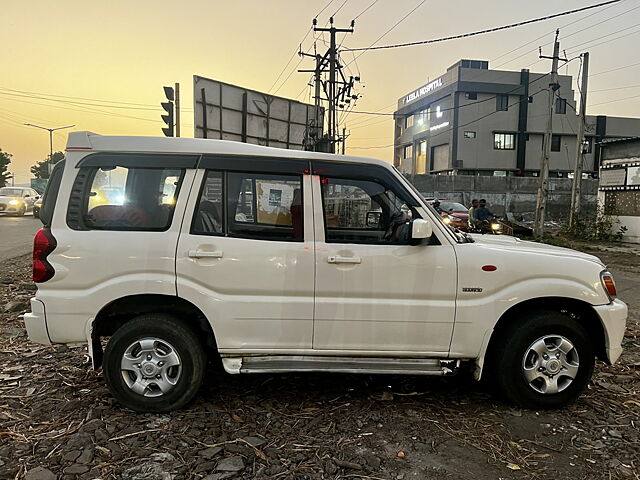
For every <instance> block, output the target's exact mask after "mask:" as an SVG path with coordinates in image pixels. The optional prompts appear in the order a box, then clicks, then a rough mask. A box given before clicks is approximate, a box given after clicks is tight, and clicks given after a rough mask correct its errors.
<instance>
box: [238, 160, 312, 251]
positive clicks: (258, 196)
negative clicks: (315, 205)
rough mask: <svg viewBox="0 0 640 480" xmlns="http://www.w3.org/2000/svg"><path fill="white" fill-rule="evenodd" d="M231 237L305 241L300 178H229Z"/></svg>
mask: <svg viewBox="0 0 640 480" xmlns="http://www.w3.org/2000/svg"><path fill="white" fill-rule="evenodd" d="M227 175H228V177H227V178H228V180H227V184H228V192H227V195H226V196H227V204H228V206H227V223H228V234H229V235H231V236H239V237H245V238H257V239H264V240H288V241H292V240H293V241H302V239H303V225H304V223H303V218H302V213H303V209H302V179H301V177H300V176H299V175H269V174H260V173H255V174H254V173H233V172H229V173H228V174H227Z"/></svg>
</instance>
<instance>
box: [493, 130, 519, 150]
mask: <svg viewBox="0 0 640 480" xmlns="http://www.w3.org/2000/svg"><path fill="white" fill-rule="evenodd" d="M493 148H494V149H495V150H515V148H516V136H515V134H513V133H494V134H493Z"/></svg>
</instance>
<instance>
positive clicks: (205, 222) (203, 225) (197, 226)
mask: <svg viewBox="0 0 640 480" xmlns="http://www.w3.org/2000/svg"><path fill="white" fill-rule="evenodd" d="M223 221H224V207H223V192H222V173H221V172H213V171H209V172H207V177H206V178H205V180H204V183H203V184H202V191H201V192H200V200H199V202H198V208H197V209H196V213H195V215H194V217H193V223H192V224H191V233H194V234H196V235H222V234H224V223H223Z"/></svg>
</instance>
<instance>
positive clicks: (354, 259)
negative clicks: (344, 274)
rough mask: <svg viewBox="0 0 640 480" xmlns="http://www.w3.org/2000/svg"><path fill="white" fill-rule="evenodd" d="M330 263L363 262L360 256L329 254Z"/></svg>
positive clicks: (328, 260)
mask: <svg viewBox="0 0 640 480" xmlns="http://www.w3.org/2000/svg"><path fill="white" fill-rule="evenodd" d="M327 262H328V263H362V259H361V258H360V257H340V256H336V255H329V257H327Z"/></svg>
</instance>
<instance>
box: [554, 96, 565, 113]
mask: <svg viewBox="0 0 640 480" xmlns="http://www.w3.org/2000/svg"><path fill="white" fill-rule="evenodd" d="M556 113H558V114H560V115H565V114H566V113H567V99H566V98H556Z"/></svg>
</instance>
